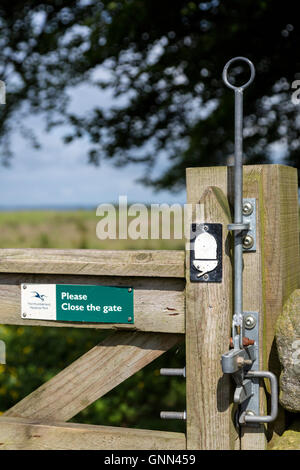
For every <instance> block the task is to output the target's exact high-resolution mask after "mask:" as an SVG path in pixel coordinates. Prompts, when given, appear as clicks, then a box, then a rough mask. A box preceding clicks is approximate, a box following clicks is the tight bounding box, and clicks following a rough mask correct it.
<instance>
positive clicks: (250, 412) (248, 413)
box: [246, 410, 256, 416]
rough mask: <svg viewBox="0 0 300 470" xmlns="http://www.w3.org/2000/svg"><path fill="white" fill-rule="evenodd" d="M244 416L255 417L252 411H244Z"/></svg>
mask: <svg viewBox="0 0 300 470" xmlns="http://www.w3.org/2000/svg"><path fill="white" fill-rule="evenodd" d="M246 415H247V416H256V414H255V413H254V411H252V410H247V411H246Z"/></svg>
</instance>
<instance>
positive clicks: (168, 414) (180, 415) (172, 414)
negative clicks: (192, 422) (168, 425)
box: [160, 411, 186, 421]
mask: <svg viewBox="0 0 300 470" xmlns="http://www.w3.org/2000/svg"><path fill="white" fill-rule="evenodd" d="M160 417H161V419H182V420H184V421H185V420H186V411H161V412H160Z"/></svg>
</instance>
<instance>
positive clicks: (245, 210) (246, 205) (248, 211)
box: [243, 201, 253, 215]
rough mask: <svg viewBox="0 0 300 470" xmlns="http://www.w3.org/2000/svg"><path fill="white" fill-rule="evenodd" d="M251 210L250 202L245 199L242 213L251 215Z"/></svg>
mask: <svg viewBox="0 0 300 470" xmlns="http://www.w3.org/2000/svg"><path fill="white" fill-rule="evenodd" d="M252 212H253V206H252V204H251V202H249V201H247V202H245V203H244V205H243V214H244V215H251V214H252Z"/></svg>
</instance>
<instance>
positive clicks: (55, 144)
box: [0, 84, 186, 209]
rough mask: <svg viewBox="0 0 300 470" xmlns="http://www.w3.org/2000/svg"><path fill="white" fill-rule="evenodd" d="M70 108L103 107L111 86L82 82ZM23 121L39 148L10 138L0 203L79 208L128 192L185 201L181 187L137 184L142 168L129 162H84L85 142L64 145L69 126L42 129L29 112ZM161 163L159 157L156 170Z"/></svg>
mask: <svg viewBox="0 0 300 470" xmlns="http://www.w3.org/2000/svg"><path fill="white" fill-rule="evenodd" d="M69 94H70V97H71V103H70V110H71V111H74V112H78V113H80V114H81V113H82V112H84V111H85V110H89V109H92V107H93V105H95V103H99V104H101V105H102V106H104V107H109V106H110V105H111V104H113V98H112V96H111V94H110V92H109V91H104V90H101V91H100V90H98V89H96V88H95V87H92V86H91V85H87V84H83V85H80V86H78V87H76V88H75V89H73V90H71V91H70V93H69ZM26 126H27V127H32V129H33V130H34V132H35V134H36V136H37V138H38V140H39V142H40V143H41V148H40V149H34V148H33V147H32V146H31V144H30V142H29V141H28V140H27V139H24V138H23V137H22V135H21V134H20V133H19V132H17V131H16V132H15V133H14V135H13V139H12V150H13V153H14V156H13V157H12V159H11V165H10V167H9V168H6V167H0V208H1V209H16V208H42V207H46V208H62V209H63V208H68V207H74V208H80V207H83V208H84V207H96V206H98V205H99V204H102V203H106V202H108V203H110V202H113V203H115V202H117V201H118V197H119V196H120V195H127V198H128V202H143V203H145V202H146V203H151V202H153V203H155V202H156V203H163V202H166V203H169V204H170V203H176V202H179V203H184V202H185V199H186V195H185V191H181V192H180V193H177V194H172V193H170V192H168V191H160V192H158V193H157V192H154V190H153V189H151V188H148V187H145V186H143V185H142V184H140V183H137V182H136V180H137V179H138V178H139V177H141V176H142V175H143V167H142V166H140V165H130V166H127V167H124V168H115V167H113V166H112V165H110V164H109V163H106V162H104V163H103V164H101V166H100V167H95V166H92V165H89V164H88V163H87V149H88V144H87V141H84V140H76V141H75V142H73V143H71V144H68V145H66V144H64V143H63V140H62V136H63V135H65V134H66V133H67V130H68V128H67V127H64V128H54V129H53V130H52V131H51V132H46V130H45V122H44V121H43V119H42V118H41V116H29V117H28V119H27V120H26ZM164 165H165V162H163V161H161V162H158V165H157V168H156V171H159V170H160V168H163V167H164Z"/></svg>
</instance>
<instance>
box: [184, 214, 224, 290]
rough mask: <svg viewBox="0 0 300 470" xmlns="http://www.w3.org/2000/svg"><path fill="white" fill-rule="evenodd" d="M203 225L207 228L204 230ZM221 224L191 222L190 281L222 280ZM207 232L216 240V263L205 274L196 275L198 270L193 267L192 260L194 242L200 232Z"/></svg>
mask: <svg viewBox="0 0 300 470" xmlns="http://www.w3.org/2000/svg"><path fill="white" fill-rule="evenodd" d="M204 226H206V227H207V230H204ZM222 229H223V227H222V224H206V223H203V224H191V238H190V280H191V282H222V272H223V268H222ZM204 232H206V233H209V234H210V235H212V236H213V237H214V238H215V240H216V242H217V260H218V265H217V267H216V268H215V269H214V270H213V271H210V272H209V273H207V275H206V276H204V275H203V276H201V277H198V274H199V271H198V270H197V269H196V268H195V267H194V265H193V261H194V260H195V251H194V242H195V239H196V238H197V236H198V235H200V234H201V233H204Z"/></svg>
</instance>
